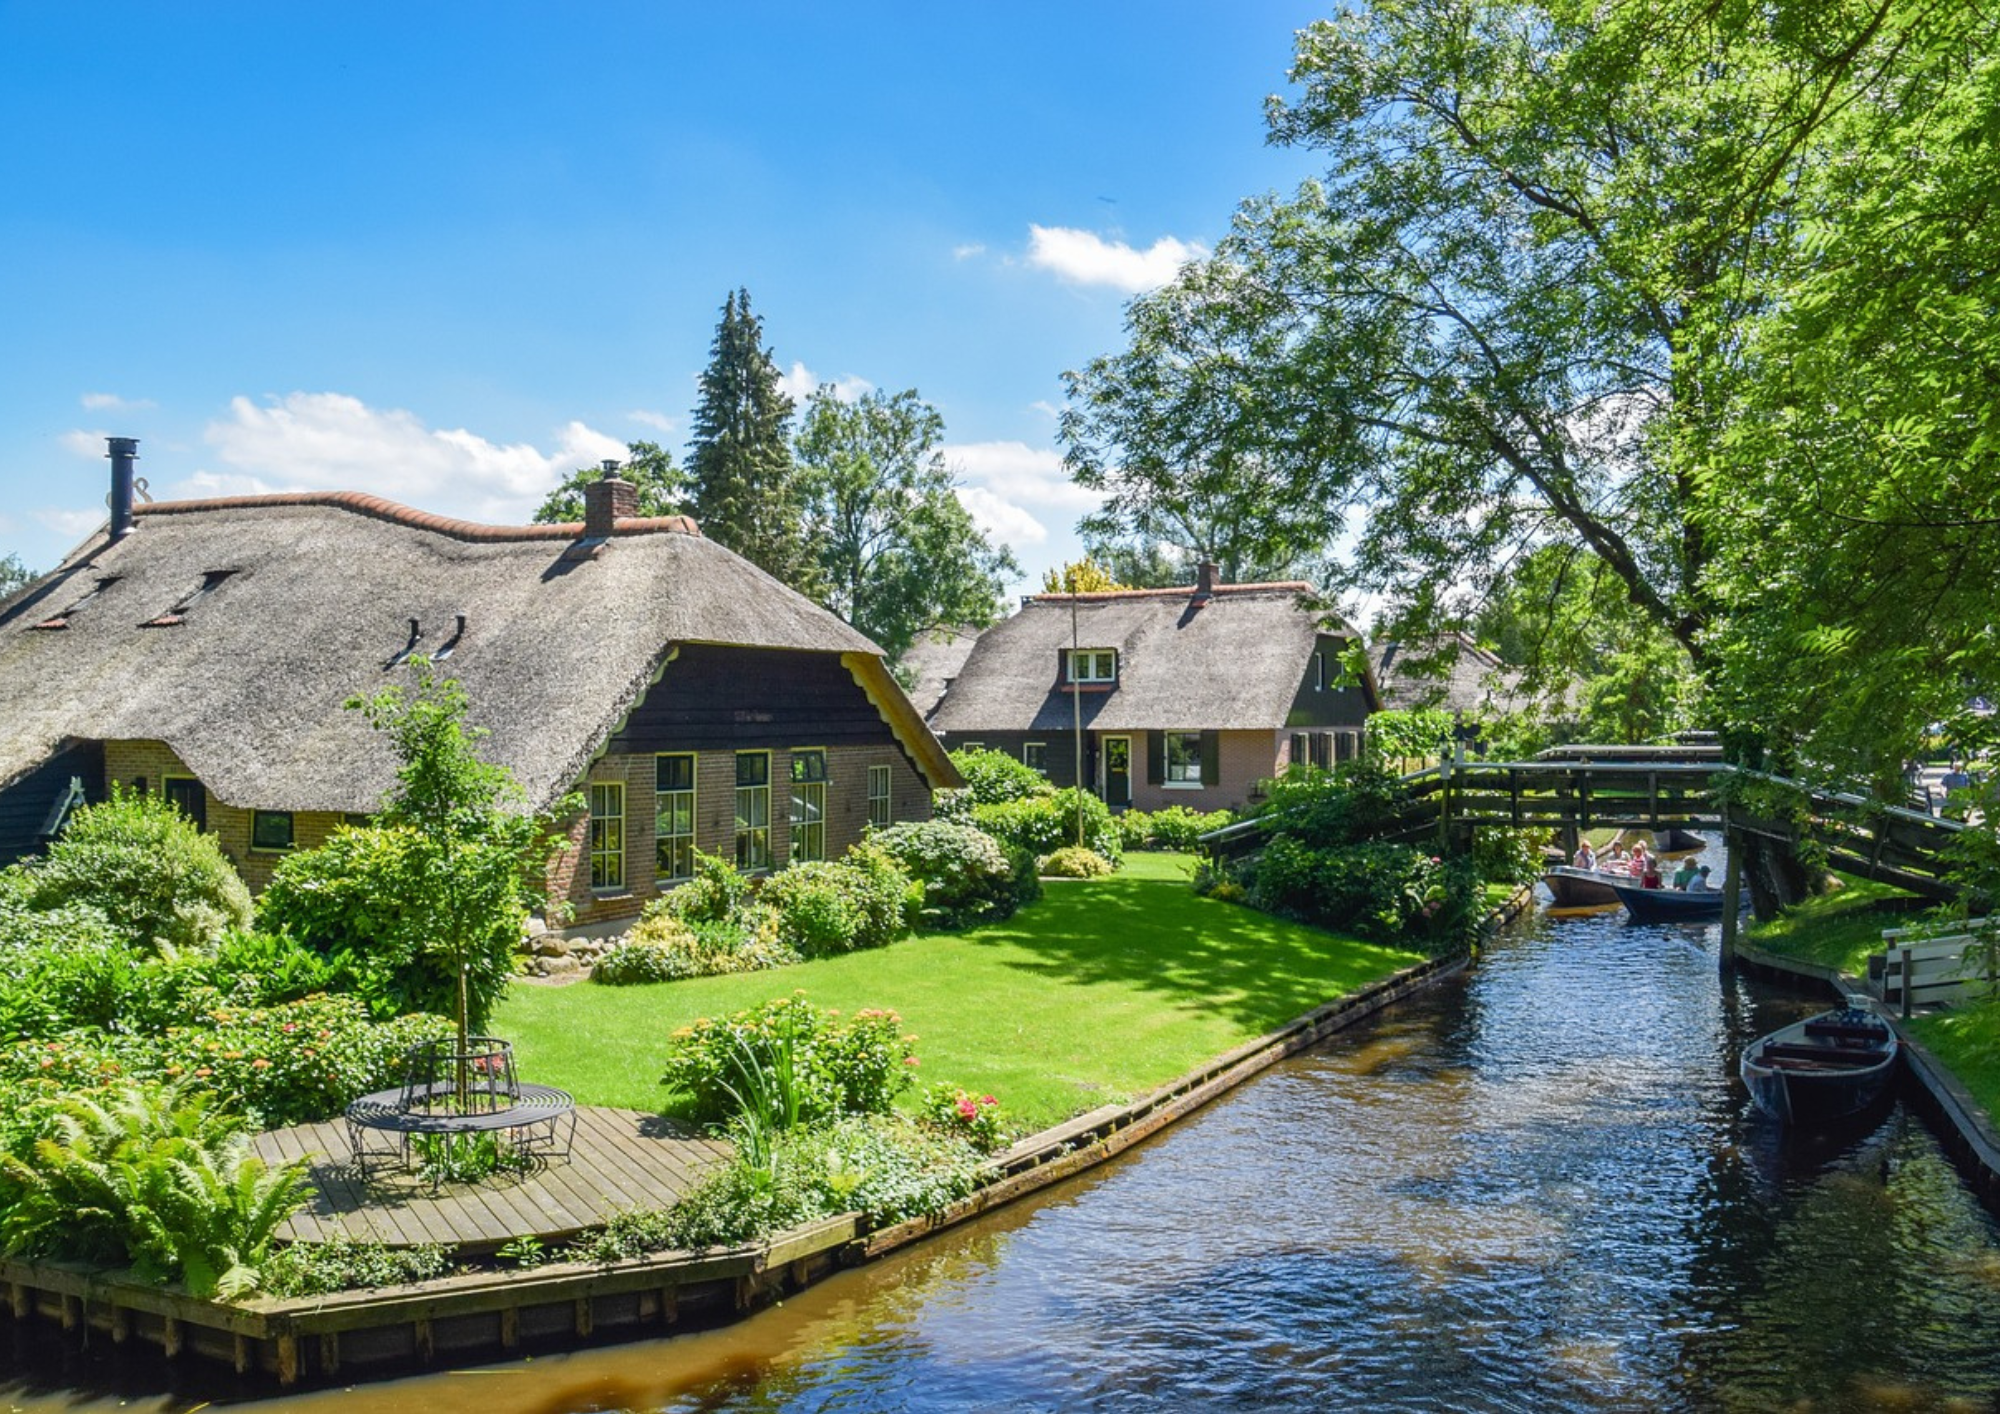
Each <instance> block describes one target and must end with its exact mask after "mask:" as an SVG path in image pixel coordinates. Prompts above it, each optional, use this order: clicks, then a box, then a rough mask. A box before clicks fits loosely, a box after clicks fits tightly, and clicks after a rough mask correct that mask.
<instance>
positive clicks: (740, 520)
mask: <svg viewBox="0 0 2000 1414" xmlns="http://www.w3.org/2000/svg"><path fill="white" fill-rule="evenodd" d="M791 421H792V400H791V398H790V397H789V396H788V395H787V394H786V393H785V390H784V389H783V388H782V387H780V386H779V382H778V369H777V365H776V364H774V363H773V362H772V361H771V354H770V351H769V350H768V349H766V348H765V347H764V326H763V321H761V320H760V319H758V318H757V316H756V315H754V314H752V313H751V312H750V292H749V291H748V290H742V289H739V290H737V291H736V292H735V293H734V294H732V295H730V296H729V299H728V301H727V302H726V303H725V304H724V305H723V307H722V322H721V323H720V324H719V325H717V326H716V330H715V343H714V344H713V345H712V346H711V347H710V350H709V359H708V367H707V368H706V369H705V370H703V372H702V375H701V402H700V404H699V405H698V406H697V407H696V408H695V411H694V437H693V441H692V442H691V444H690V447H689V452H688V471H689V472H690V473H691V475H692V479H693V482H694V513H695V519H696V520H698V521H699V522H700V523H701V529H702V533H703V534H704V535H706V536H708V537H709V538H710V539H712V540H715V541H717V542H719V543H720V544H723V545H726V546H728V547H729V548H730V549H732V550H734V551H735V552H736V553H737V554H739V555H741V556H743V557H744V558H745V559H747V560H749V561H750V562H751V563H752V564H754V565H756V566H758V567H759V568H760V569H762V570H764V571H766V572H767V573H769V574H771V575H774V576H776V577H777V578H779V579H781V580H783V581H784V582H785V583H787V584H789V585H791V586H792V587H793V588H795V589H799V590H802V591H804V592H806V593H811V592H812V590H813V587H814V586H813V579H814V574H813V557H812V553H811V548H810V546H809V545H808V543H807V538H806V532H805V517H804V505H803V502H802V498H801V493H800V489H799V485H798V475H797V471H796V468H795V467H794V465H793V462H792V450H791Z"/></svg>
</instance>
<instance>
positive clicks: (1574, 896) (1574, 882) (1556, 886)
mask: <svg viewBox="0 0 2000 1414" xmlns="http://www.w3.org/2000/svg"><path fill="white" fill-rule="evenodd" d="M1542 883H1543V885H1544V886H1545V887H1546V888H1547V889H1548V891H1549V897H1550V898H1551V899H1552V900H1553V901H1554V903H1555V906H1556V907H1557V908H1604V907H1615V906H1616V905H1617V903H1618V895H1617V894H1615V893H1613V892H1612V891H1611V885H1610V884H1609V883H1608V882H1607V876H1606V875H1604V874H1601V873H1599V872H1598V871H1597V870H1595V869H1578V868H1576V867H1575V866H1574V865H1569V864H1558V865H1556V866H1555V867H1554V868H1552V869H1549V870H1547V871H1546V872H1545V873H1543V875H1542Z"/></svg>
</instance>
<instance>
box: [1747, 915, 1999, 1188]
mask: <svg viewBox="0 0 2000 1414" xmlns="http://www.w3.org/2000/svg"><path fill="white" fill-rule="evenodd" d="M1736 961H1737V965H1738V966H1740V967H1743V968H1744V969H1745V970H1747V971H1749V972H1751V973H1753V974H1756V975H1762V976H1765V977H1768V978H1773V979H1776V980H1780V981H1789V982H1798V981H1809V982H1817V983H1819V984H1820V985H1821V986H1823V987H1825V988H1826V989H1827V990H1828V991H1831V992H1833V993H1835V994H1837V995H1838V994H1845V993H1849V992H1865V991H1867V990H1868V988H1867V985H1866V984H1865V983H1863V982H1862V981H1861V980H1860V979H1859V978H1857V977H1854V976H1852V975H1851V974H1849V973H1845V972H1842V971H1840V970H1839V969H1838V968H1833V967H1827V966H1824V965H1822V964H1819V963H1812V962H1800V961H1798V960H1796V959H1794V958H1789V957H1780V956H1778V955H1777V954H1776V953H1768V952H1764V951H1762V950H1760V949H1757V948H1749V947H1742V946H1740V945H1739V946H1738V949H1737V954H1736ZM1880 1015H1881V1016H1882V1019H1883V1020H1884V1021H1886V1022H1888V1024H1889V1025H1890V1026H1892V1027H1893V1028H1895V1031H1896V1037H1897V1039H1898V1040H1899V1041H1900V1042H1901V1043H1902V1050H1903V1057H1904V1060H1905V1061H1906V1062H1907V1074H1908V1075H1909V1077H1910V1079H1911V1081H1913V1082H1914V1083H1912V1084H1910V1085H1907V1086H1906V1087H1905V1091H1904V1093H1905V1094H1907V1095H1909V1096H1910V1097H1911V1098H1912V1099H1913V1100H1914V1101H1915V1102H1916V1104H1917V1107H1918V1108H1919V1109H1921V1110H1922V1111H1923V1113H1924V1115H1925V1117H1926V1118H1927V1119H1929V1120H1930V1121H1931V1125H1932V1127H1933V1129H1934V1130H1935V1131H1936V1132H1937V1135H1938V1138H1939V1140H1940V1142H1942V1143H1943V1145H1944V1149H1945V1152H1946V1153H1948V1154H1949V1155H1951V1158H1952V1162H1953V1163H1954V1164H1956V1165H1957V1166H1958V1171H1959V1173H1960V1175H1961V1176H1962V1177H1963V1178H1964V1179H1965V1181H1966V1183H1967V1184H1969V1185H1970V1186H1971V1188H1972V1190H1973V1192H1975V1193H1977V1194H1978V1195H1979V1201H1980V1202H1981V1203H1983V1204H1985V1205H1986V1207H1987V1209H1988V1210H1989V1211H1991V1212H1993V1213H1995V1214H2000V1131H1996V1130H1995V1129H1994V1127H1993V1122H1992V1120H1991V1119H1989V1118H1988V1117H1987V1114H1986V1111H1985V1109H1984V1108H1983V1107H1982V1106H1981V1105H1980V1103H1979V1102H1978V1101H1977V1100H1975V1099H1973V1098H1972V1094H1971V1092H1970V1091H1968V1090H1967V1089H1966V1088H1965V1086H1964V1085H1963V1084H1962V1083H1960V1081H1959V1078H1958V1077H1957V1076H1956V1075H1953V1074H1952V1073H1951V1071H1950V1070H1948V1069H1946V1068H1945V1066H1944V1065H1942V1064H1941V1063H1940V1062H1939V1061H1938V1058H1937V1057H1936V1056H1934V1055H1932V1054H1931V1053H1930V1052H1929V1051H1928V1050H1926V1049H1925V1048H1924V1044H1923V1042H1921V1041H1919V1040H1917V1038H1916V1037H1914V1036H1912V1035H1911V1034H1910V1029H1909V1027H1908V1026H1907V1025H1905V1024H1904V1022H1903V1020H1902V1019H1901V1018H1900V1017H1897V1016H1895V1015H1893V1014H1892V1013H1890V1012H1889V1011H1887V1010H1884V1011H1882V1012H1881V1013H1880Z"/></svg>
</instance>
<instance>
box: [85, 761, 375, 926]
mask: <svg viewBox="0 0 2000 1414" xmlns="http://www.w3.org/2000/svg"><path fill="white" fill-rule="evenodd" d="M193 775H194V772H192V771H190V770H189V769H188V768H187V766H186V765H185V764H183V763H182V761H181V759H180V757H179V756H177V755H175V754H174V752H173V750H172V749H171V748H170V747H168V746H167V745H166V744H165V743H164V742H158V741H111V742H106V743H105V744H104V776H105V780H106V783H107V784H117V785H125V786H130V785H132V784H133V783H134V782H136V781H139V780H144V781H145V783H146V790H147V792H148V793H150V794H152V795H162V794H164V793H165V789H166V787H165V781H166V778H167V777H168V776H189V777H192V776H193ZM251 815H252V811H250V810H248V809H244V808H242V807H239V806H234V805H228V804H225V803H224V802H222V801H221V800H218V799H217V798H216V796H215V793H214V792H213V791H210V792H209V793H208V831H209V833H210V834H212V835H214V836H215V837H216V840H217V842H218V843H219V844H221V846H222V852H223V853H224V854H226V855H228V856H229V861H230V863H232V864H234V865H235V866H236V872H237V873H239V874H241V875H242V876H243V881H244V882H245V883H247V884H248V885H249V886H250V889H251V892H253V893H255V892H257V891H259V890H261V889H262V888H263V887H264V885H266V884H268V883H270V882H271V872H272V871H273V870H274V869H276V868H277V867H278V863H279V861H280V860H282V859H283V858H284V857H285V856H286V855H287V854H290V853H293V852H295V851H297V850H301V849H312V848H313V847H314V846H316V845H320V844H324V843H325V842H326V837H327V836H328V835H330V834H332V833H333V831H334V829H335V828H336V827H337V826H338V825H339V824H340V822H341V821H342V820H344V819H345V818H346V817H345V816H343V815H341V814H338V813H337V812H332V811H299V812H297V813H296V814H294V815H293V816H292V849H290V850H261V849H253V848H252V847H251V845H250V821H251Z"/></svg>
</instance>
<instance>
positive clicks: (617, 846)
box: [590, 781, 625, 893]
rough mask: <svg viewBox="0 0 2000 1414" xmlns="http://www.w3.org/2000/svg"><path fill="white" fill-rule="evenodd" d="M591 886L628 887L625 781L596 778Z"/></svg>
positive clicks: (592, 803)
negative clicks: (626, 877) (599, 779)
mask: <svg viewBox="0 0 2000 1414" xmlns="http://www.w3.org/2000/svg"><path fill="white" fill-rule="evenodd" d="M590 887H591V888H592V889H594V890H597V891H599V892H614V893H615V892H616V891H617V890H619V889H622V888H624V887H625V784H624V782H622V781H593V782H591V786H590Z"/></svg>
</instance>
